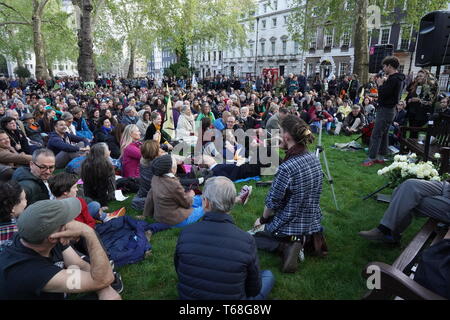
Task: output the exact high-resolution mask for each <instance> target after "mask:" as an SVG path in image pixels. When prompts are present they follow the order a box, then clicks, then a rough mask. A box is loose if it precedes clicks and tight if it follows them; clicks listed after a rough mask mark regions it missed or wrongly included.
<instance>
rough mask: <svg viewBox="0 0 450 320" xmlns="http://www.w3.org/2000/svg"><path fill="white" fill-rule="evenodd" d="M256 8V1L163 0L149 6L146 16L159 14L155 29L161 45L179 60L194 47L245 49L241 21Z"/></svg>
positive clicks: (244, 35) (243, 28) (244, 33)
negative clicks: (197, 45) (237, 47)
mask: <svg viewBox="0 0 450 320" xmlns="http://www.w3.org/2000/svg"><path fill="white" fill-rule="evenodd" d="M254 8H255V2H254V1H253V0H214V1H208V0H162V1H158V2H156V3H153V6H152V7H148V8H147V14H148V15H152V14H154V12H157V13H158V14H157V19H156V20H155V21H154V26H155V27H156V30H157V35H158V39H159V41H160V46H161V47H168V48H171V49H173V50H174V51H175V53H176V54H177V58H178V60H179V58H180V57H181V54H182V52H183V50H186V48H189V47H192V46H193V45H194V44H200V43H206V42H209V43H210V44H211V45H214V46H215V47H217V48H219V49H220V48H225V47H236V46H238V45H239V46H245V45H246V43H245V42H246V32H245V27H244V26H243V24H241V23H240V20H241V16H242V14H245V13H247V12H250V11H251V10H252V9H254ZM152 12H153V13H152Z"/></svg>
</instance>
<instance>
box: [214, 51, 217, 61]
mask: <svg viewBox="0 0 450 320" xmlns="http://www.w3.org/2000/svg"><path fill="white" fill-rule="evenodd" d="M216 60H217V56H216V52H215V51H214V61H216Z"/></svg>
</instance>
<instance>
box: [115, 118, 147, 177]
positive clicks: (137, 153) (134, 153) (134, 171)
mask: <svg viewBox="0 0 450 320" xmlns="http://www.w3.org/2000/svg"><path fill="white" fill-rule="evenodd" d="M140 140H141V132H140V131H139V128H138V127H137V126H136V125H135V124H129V125H127V126H126V127H125V130H124V132H123V135H122V139H121V140H120V154H121V156H120V158H121V159H122V176H123V177H124V178H128V177H133V178H138V177H139V162H140V161H141V156H142V155H141V145H142V143H141V142H140Z"/></svg>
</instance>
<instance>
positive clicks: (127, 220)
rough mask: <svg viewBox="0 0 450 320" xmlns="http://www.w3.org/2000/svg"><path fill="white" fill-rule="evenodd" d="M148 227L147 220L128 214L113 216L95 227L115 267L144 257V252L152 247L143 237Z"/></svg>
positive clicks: (135, 261)
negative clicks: (140, 219)
mask: <svg viewBox="0 0 450 320" xmlns="http://www.w3.org/2000/svg"><path fill="white" fill-rule="evenodd" d="M149 229H150V225H149V224H148V223H147V222H145V221H138V220H135V219H133V218H131V217H128V216H123V217H119V218H115V219H112V220H110V221H108V222H106V223H102V224H99V225H97V226H96V227H95V231H97V233H98V234H99V236H100V239H102V243H103V246H104V248H105V249H106V252H107V253H108V257H109V258H110V259H111V260H113V261H114V265H115V266H116V267H121V266H123V265H126V264H131V263H137V262H139V261H141V260H143V259H144V255H145V252H146V251H148V250H150V249H151V248H152V246H151V245H150V243H149V242H148V241H147V238H146V237H145V231H147V230H149Z"/></svg>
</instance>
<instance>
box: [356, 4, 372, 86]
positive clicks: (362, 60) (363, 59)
mask: <svg viewBox="0 0 450 320" xmlns="http://www.w3.org/2000/svg"><path fill="white" fill-rule="evenodd" d="M367 7H368V0H358V1H356V26H355V32H354V34H355V38H354V48H355V61H354V65H353V71H354V73H356V74H357V75H358V79H359V82H360V84H361V85H364V84H365V83H367V82H368V81H369V46H368V41H369V40H368V34H367V29H368V28H367Z"/></svg>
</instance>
